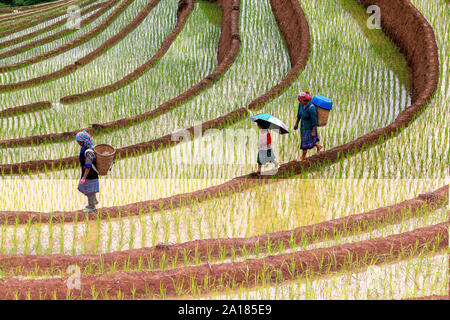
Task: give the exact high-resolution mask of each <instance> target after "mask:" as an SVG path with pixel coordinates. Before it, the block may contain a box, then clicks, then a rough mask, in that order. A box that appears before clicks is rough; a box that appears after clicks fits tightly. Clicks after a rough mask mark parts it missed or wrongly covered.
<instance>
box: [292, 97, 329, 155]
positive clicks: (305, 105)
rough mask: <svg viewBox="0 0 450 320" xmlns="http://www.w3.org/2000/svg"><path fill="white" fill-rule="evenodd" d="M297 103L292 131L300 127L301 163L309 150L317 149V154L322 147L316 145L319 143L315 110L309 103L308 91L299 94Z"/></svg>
mask: <svg viewBox="0 0 450 320" xmlns="http://www.w3.org/2000/svg"><path fill="white" fill-rule="evenodd" d="M297 99H298V101H299V104H298V111H297V122H296V123H295V126H294V130H297V129H298V124H299V122H300V121H301V122H302V123H301V125H300V134H301V145H300V149H302V158H301V161H305V160H306V154H307V153H308V150H309V149H312V148H314V147H316V148H317V152H320V150H322V149H323V147H322V146H321V145H320V144H318V142H319V141H320V139H319V135H318V134H317V126H318V124H317V108H316V106H315V105H313V104H312V103H311V100H312V97H311V95H310V93H309V92H308V91H305V92H300V93H299V94H298V95H297Z"/></svg>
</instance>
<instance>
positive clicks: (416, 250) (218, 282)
mask: <svg viewBox="0 0 450 320" xmlns="http://www.w3.org/2000/svg"><path fill="white" fill-rule="evenodd" d="M447 247H448V222H444V223H439V224H436V225H433V226H430V227H425V228H420V229H415V230H413V231H409V232H404V233H401V234H395V235H389V236H387V237H384V238H376V239H370V240H365V241H360V242H354V243H347V244H343V245H339V246H333V247H328V248H319V249H312V250H305V251H297V252H294V253H284V254H278V255H275V256H268V257H265V258H260V259H247V260H245V261H243V262H228V263H220V264H214V265H211V264H209V263H208V264H202V265H196V266H188V267H180V268H175V269H169V270H155V271H137V272H133V271H132V272H114V273H111V274H87V275H83V281H81V287H80V289H73V290H71V291H70V298H71V299H92V298H94V297H93V294H92V288H95V290H96V291H97V292H99V291H101V292H102V295H98V297H96V299H104V298H105V296H104V294H105V292H106V290H107V291H108V292H107V293H108V297H109V298H114V297H117V296H118V294H119V291H120V297H121V298H122V299H123V298H124V299H136V298H149V293H152V295H153V297H155V296H154V295H155V294H156V295H160V294H161V289H164V292H165V293H164V295H167V296H177V295H180V294H188V295H192V294H193V292H192V291H191V290H192V286H193V285H195V292H194V294H200V293H207V292H208V291H211V290H216V289H218V288H219V289H225V287H226V286H227V287H229V288H230V287H239V286H240V285H244V286H245V287H246V288H250V287H254V286H255V285H256V286H257V285H260V284H261V282H262V281H261V274H262V273H264V275H265V278H266V279H265V281H264V282H265V283H266V284H267V283H270V284H277V283H279V282H282V281H285V280H288V279H296V278H299V277H303V276H305V275H306V274H308V273H311V272H312V273H313V274H314V275H320V274H329V273H330V272H339V271H348V270H354V269H356V268H358V267H359V268H361V267H366V266H367V265H369V264H370V265H380V264H384V263H388V262H398V261H399V260H405V259H410V258H412V257H415V256H418V255H419V254H420V253H421V252H422V250H423V251H424V252H426V251H431V250H433V251H434V252H441V251H442V250H445V248H447ZM355 263H356V266H355ZM67 279H68V277H62V278H51V279H45V280H21V279H20V280H19V279H8V280H6V281H3V282H2V284H1V285H0V296H1V297H2V298H4V299H14V298H15V294H17V298H18V299H33V300H34V299H40V300H41V299H52V298H56V299H67V298H68V295H67V294H68V288H67V282H66V281H67Z"/></svg>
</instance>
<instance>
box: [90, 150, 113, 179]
mask: <svg viewBox="0 0 450 320" xmlns="http://www.w3.org/2000/svg"><path fill="white" fill-rule="evenodd" d="M94 152H95V156H96V157H97V163H96V168H97V171H98V174H99V175H101V176H106V174H107V173H108V171H109V169H110V168H111V166H112V164H113V162H114V158H115V156H116V149H114V148H113V147H112V146H110V145H109V144H98V145H96V146H94Z"/></svg>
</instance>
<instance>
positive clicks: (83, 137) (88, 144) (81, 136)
mask: <svg viewBox="0 0 450 320" xmlns="http://www.w3.org/2000/svg"><path fill="white" fill-rule="evenodd" d="M75 140H76V141H78V142H81V143H83V146H84V147H85V148H86V149H90V148H92V147H93V146H94V141H92V138H91V136H90V135H89V134H88V133H87V132H86V131H84V130H83V131H81V132H78V133H77V135H76V136H75Z"/></svg>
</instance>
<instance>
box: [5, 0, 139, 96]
mask: <svg viewBox="0 0 450 320" xmlns="http://www.w3.org/2000/svg"><path fill="white" fill-rule="evenodd" d="M118 1H119V0H112V4H116V3H117V2H118ZM133 1H134V0H123V1H122V2H121V3H120V4H119V5H118V6H117V7H116V8H115V9H114V11H113V12H111V13H110V14H109V16H108V17H106V18H105V20H103V21H102V22H101V23H100V24H99V25H97V26H96V27H95V28H93V29H92V30H90V31H89V32H87V33H85V34H84V35H82V36H80V37H78V38H77V39H74V40H72V41H70V42H67V43H65V44H64V45H62V46H60V47H58V48H55V49H53V50H51V51H48V52H45V53H43V54H41V55H38V56H34V57H31V58H29V59H26V60H23V61H20V62H18V63H15V64H11V65H6V66H0V72H10V71H13V70H17V69H20V68H23V67H26V66H29V65H30V64H34V63H36V62H39V61H43V60H46V59H49V58H51V57H54V56H56V55H59V54H61V53H64V52H66V51H69V50H71V49H73V48H75V47H77V46H80V45H82V44H83V43H85V42H87V41H89V40H91V39H92V38H94V37H95V36H96V35H97V34H99V33H100V32H102V31H103V30H105V29H106V28H107V27H108V26H109V25H110V24H111V23H112V22H114V21H115V20H116V19H117V18H118V17H119V16H120V14H122V13H123V11H124V10H125V9H126V8H127V7H128V6H129V5H130V4H131V3H133ZM108 5H109V4H108ZM101 10H103V9H101ZM97 15H98V12H97V13H95V14H94V15H92V16H90V17H89V18H87V19H86V20H91V19H92V21H93V20H94V19H96V18H98V17H97ZM86 20H85V23H87V22H86ZM76 67H77V66H76V65H75V64H72V65H69V66H66V67H65V68H64V69H62V70H59V71H58V72H67V71H68V69H72V68H76ZM44 77H45V76H44ZM37 79H39V81H44V80H45V78H44V79H40V78H34V79H33V81H34V83H35V84H38V83H40V82H39V81H38V80H37ZM13 85H14V84H7V85H2V86H0V88H1V90H2V91H6V90H13V89H14V86H13Z"/></svg>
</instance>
